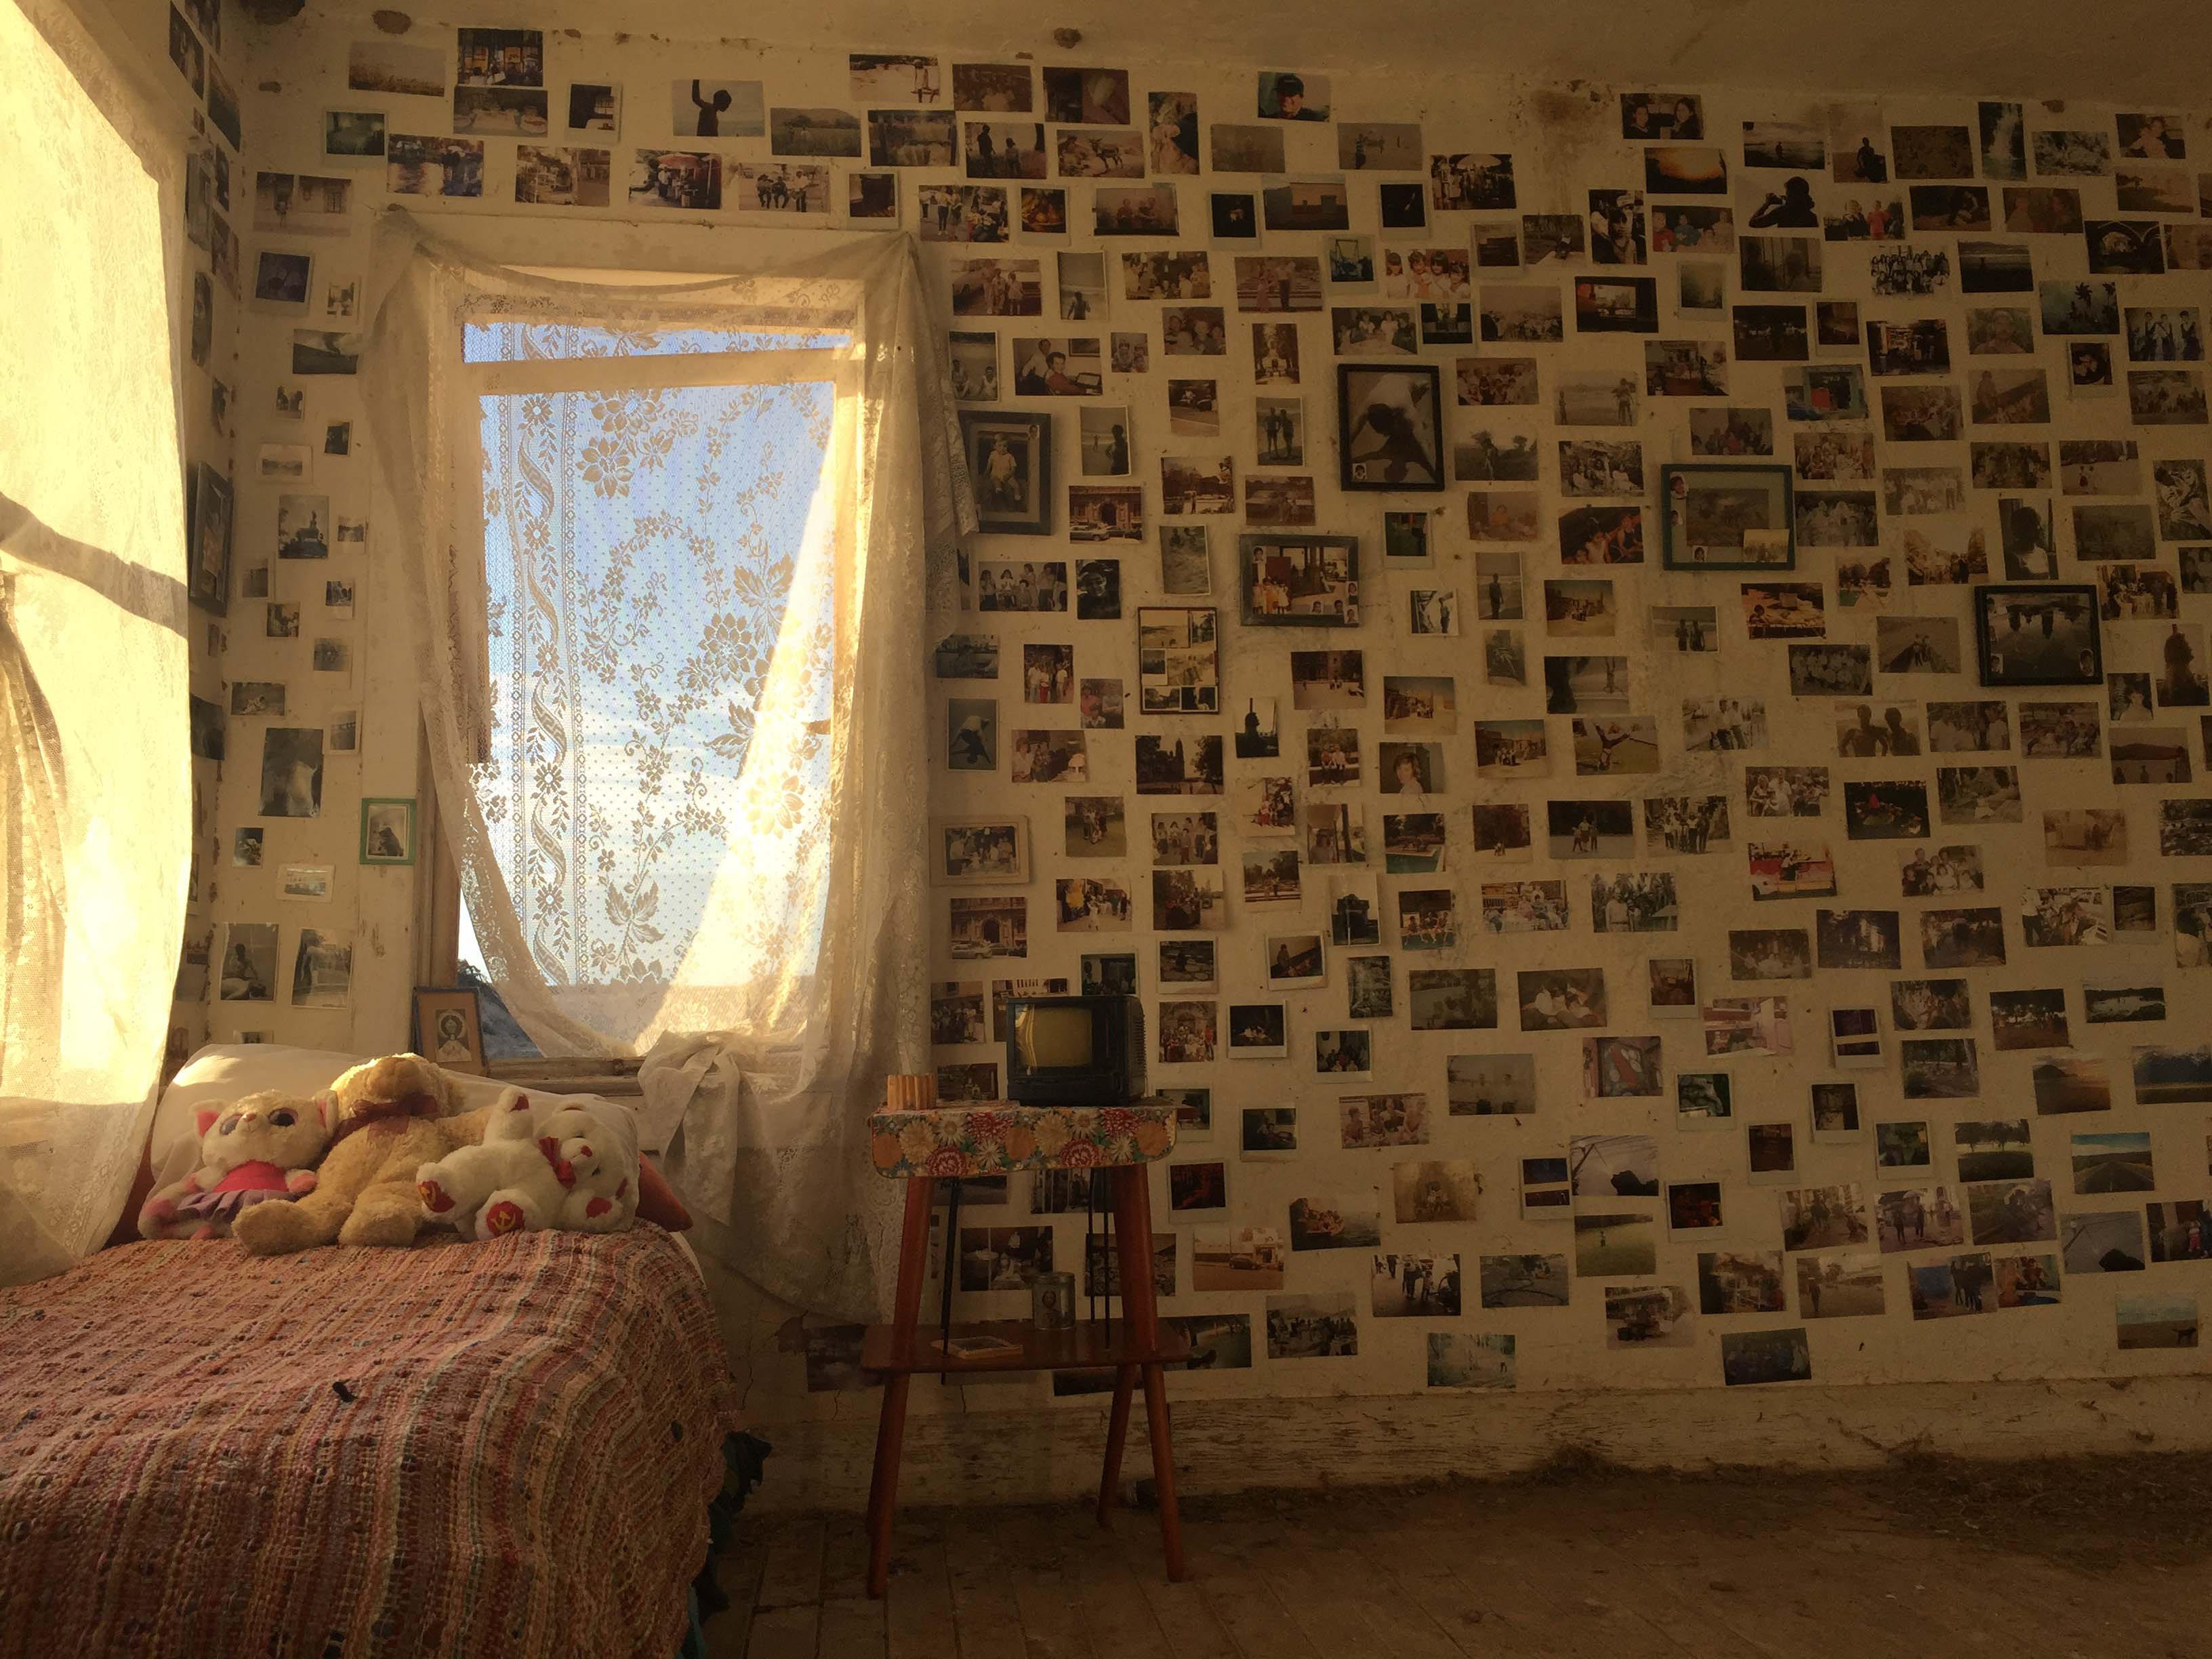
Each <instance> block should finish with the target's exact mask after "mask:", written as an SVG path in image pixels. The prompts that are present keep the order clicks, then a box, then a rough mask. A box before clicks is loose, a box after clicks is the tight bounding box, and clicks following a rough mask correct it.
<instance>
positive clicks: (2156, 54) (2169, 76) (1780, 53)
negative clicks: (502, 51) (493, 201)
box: [315, 0, 2212, 106]
mask: <svg viewBox="0 0 2212 1659" xmlns="http://www.w3.org/2000/svg"><path fill="white" fill-rule="evenodd" d="M373 3H374V0H319V3H317V4H316V6H315V10H316V11H317V12H319V13H320V14H321V15H325V16H330V17H335V18H342V19H343V20H344V21H347V22H349V23H350V24H355V25H356V26H357V25H358V24H360V23H361V22H363V21H365V20H366V18H367V16H368V12H369V11H370V10H371V9H372V5H373ZM400 3H401V4H402V8H403V9H411V8H408V7H406V5H405V0H400ZM413 15H415V17H416V21H418V23H423V24H434V25H435V24H452V23H456V22H465V23H471V24H480V25H501V24H504V25H509V26H513V25H525V26H538V27H547V28H563V27H565V28H573V29H576V30H579V31H580V32H582V33H585V34H587V35H606V34H611V33H631V34H639V35H658V36H660V37H662V38H664V39H669V40H748V41H756V42H759V43H761V44H763V45H768V46H778V47H785V48H790V47H820V48H828V49H830V50H835V51H844V50H859V51H878V52H883V51H899V50H904V49H908V48H910V47H911V48H921V49H930V50H935V51H938V52H954V53H958V54H961V55H963V56H976V57H982V56H986V55H987V56H989V57H991V58H1006V57H1008V56H1011V55H1012V54H1014V53H1016V52H1027V53H1029V54H1030V55H1031V56H1033V57H1035V58H1037V59H1039V60H1041V61H1054V62H1060V63H1068V62H1074V63H1085V62H1089V63H1116V62H1120V63H1132V64H1222V63H1233V64H1273V65H1280V66H1284V67H1310V68H1316V69H1325V70H1330V71H1332V72H1334V74H1335V75H1336V76H1337V77H1338V81H1339V86H1338V95H1339V98H1340V100H1341V99H1342V97H1343V93H1344V91H1345V85H1344V77H1345V76H1346V75H1347V74H1348V73H1349V72H1350V71H1352V70H1362V69H1365V70H1373V71H1376V72H1380V73H1392V72H1395V73H1399V74H1401V75H1402V74H1406V73H1413V74H1420V75H1434V74H1438V73H1440V72H1442V68H1443V66H1445V65H1454V66H1462V67H1463V72H1465V73H1468V74H1471V75H1474V76H1478V77H1480V78H1484V79H1493V78H1511V79H1516V80H1521V81H1524V82H1525V81H1536V82H1564V81H1567V80H1571V79H1574V78H1577V77H1581V78H1587V79H1590V80H1595V81H1600V82H1607V83H1610V84H1616V85H1642V86H1646V87H1654V88H1656V87H1659V86H1661V85H1662V84H1665V83H1669V82H1682V83H1686V84H1690V85H1710V84H1726V85H1733V86H1745V87H1772V88H1788V89H1806V90H1812V89H1820V90H1828V91H1837V92H1844V91H1863V90H1883V91H1900V92H1928V93H1953V94H1960V93H1980V94H1993V93H2002V94H2008V95H2012V96H2026V97H2053V96H2070V97H2075V98H2081V99H2086V100H2099V101H2113V102H2119V103H2126V102H2129V101H2130V100H2145V101H2151V100H2157V101H2162V102H2165V103H2167V104H2180V105H2182V106H2191V105H2193V103H2194V101H2195V95H2196V94H2197V93H2198V92H2199V91H2200V90H2201V89H2202V88H2203V84H2204V77H2203V64H2205V63H2206V62H2207V61H2208V60H2212V5H2208V4H2205V3H2203V0H2160V3H2159V4H2156V5H2153V4H2149V3H2146V0H1364V3H1360V4H1357V5H1354V6H1351V7H1347V6H1346V4H1345V3H1344V0H1266V3H1264V4H1262V3H1255V0H1226V3H1223V0H1215V3H1212V4H1206V3H1202V0H1115V3H1113V4H1111V5H1109V6H1103V7H1101V6H1096V5H1077V4H1073V3H1071V4H1067V5H1065V6H1063V7H1058V8H1055V7H1052V6H1040V5H1038V4H1037V3H1036V0H746V3H744V4H743V5H741V6H740V5H732V4H731V3H730V0H425V3H424V6H423V9H420V10H415V11H414V14H413ZM1056 27H1076V28H1079V29H1081V30H1082V31H1083V35H1084V40H1083V42H1082V44H1081V45H1080V46H1078V47H1076V48H1074V49H1073V51H1064V50H1062V49H1061V48H1060V47H1057V46H1054V44H1053V41H1052V39H1051V34H1052V31H1053V30H1054V28H1056Z"/></svg>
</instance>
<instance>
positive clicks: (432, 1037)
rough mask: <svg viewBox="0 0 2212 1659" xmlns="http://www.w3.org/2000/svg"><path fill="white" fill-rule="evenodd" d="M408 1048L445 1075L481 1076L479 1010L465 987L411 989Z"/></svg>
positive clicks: (472, 995) (421, 987)
mask: <svg viewBox="0 0 2212 1659" xmlns="http://www.w3.org/2000/svg"><path fill="white" fill-rule="evenodd" d="M408 1046H409V1047H410V1048H411V1049H412V1050H413V1051H414V1052H415V1053H416V1054H420V1055H422V1057H423V1058H424V1059H425V1060H428V1061H429V1062H430V1063H431V1064H432V1065H434V1066H444V1067H445V1068H446V1069H447V1071H449V1072H467V1073H472V1074H473V1075H475V1076H477V1077H482V1076H483V1074H484V1071H485V1069H486V1068H485V1065H484V1048H483V1008H482V1006H481V1005H479V1004H478V1002H477V994H476V992H475V991H474V990H473V989H472V988H471V987H468V986H465V985H457V986H453V987H432V986H421V985H418V986H416V987H415V1029H414V1030H413V1031H411V1032H410V1033H409V1037H408Z"/></svg>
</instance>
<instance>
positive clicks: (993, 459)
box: [960, 409, 1052, 536]
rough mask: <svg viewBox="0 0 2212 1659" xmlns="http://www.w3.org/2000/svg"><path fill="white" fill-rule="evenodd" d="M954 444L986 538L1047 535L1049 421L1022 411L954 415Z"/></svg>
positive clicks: (1049, 520)
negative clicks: (964, 459) (963, 456)
mask: <svg viewBox="0 0 2212 1659" xmlns="http://www.w3.org/2000/svg"><path fill="white" fill-rule="evenodd" d="M960 441H961V444H962V447H963V448H964V449H965V450H966V451H967V454H968V476H969V477H970V478H971V479H973V480H974V482H975V516H976V520H977V526H976V527H977V528H978V529H980V530H981V531H982V532H985V533H986V534H987V535H997V536H1049V535H1050V534H1052V416H1049V415H1038V414H1033V413H1031V412H1030V411H1028V410H1018V411H1009V412H1007V413H1006V414H1003V415H1002V414H1000V413H997V412H996V411H994V410H980V409H963V410H961V411H960Z"/></svg>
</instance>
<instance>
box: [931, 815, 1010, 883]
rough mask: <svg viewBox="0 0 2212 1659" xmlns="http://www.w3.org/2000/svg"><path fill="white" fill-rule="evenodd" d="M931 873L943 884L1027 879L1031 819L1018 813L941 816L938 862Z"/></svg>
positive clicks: (938, 825) (936, 881)
mask: <svg viewBox="0 0 2212 1659" xmlns="http://www.w3.org/2000/svg"><path fill="white" fill-rule="evenodd" d="M930 875H931V877H932V878H933V880H934V881H935V883H936V884H937V885H939V886H940V887H970V886H976V885H980V884H990V883H994V882H995V883H1009V882H1011V883H1013V884H1016V885H1019V884H1022V883H1024V882H1026V881H1028V880H1029V878H1030V821H1029V820H1028V819H1027V818H1025V817H990V818H939V820H938V821H937V863H936V866H935V867H934V868H933V870H931V872H930Z"/></svg>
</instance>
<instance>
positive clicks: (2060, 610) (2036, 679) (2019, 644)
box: [1973, 582, 2105, 686]
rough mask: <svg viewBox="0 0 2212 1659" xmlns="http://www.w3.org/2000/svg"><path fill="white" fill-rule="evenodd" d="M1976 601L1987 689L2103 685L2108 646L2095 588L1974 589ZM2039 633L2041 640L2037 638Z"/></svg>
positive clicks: (2013, 585) (2014, 585)
mask: <svg viewBox="0 0 2212 1659" xmlns="http://www.w3.org/2000/svg"><path fill="white" fill-rule="evenodd" d="M1973 599H1974V645H1975V649H1976V652H1977V653H1978V658H1979V662H1980V670H1981V683H1982V684H1984V685H1985V686H2047V685H2079V686H2100V685H2102V684H2104V683H2105V647H2104V639H2103V634H2102V630H2101V629H2100V627H2099V625H2098V617H2097V589H2096V587H2095V586H2094V585H2093V584H2092V583H2088V582H1990V583H1985V584H1984V585H1982V586H1977V587H1976V588H1974V589H1973ZM2062 623H2063V625H2064V626H2065V627H2066V629H2067V630H2068V632H2067V635H2065V636H2064V637H2061V636H2059V635H2058V633H2057V629H2058V628H2059V626H2060V625H2061V624H2062ZM2037 634H2040V635H2042V638H2041V640H2037V639H2036V638H2034V637H2033V636H2034V635H2037ZM2068 653H2071V654H2072V662H2071V665H2068V664H2067V662H2066V657H2067V655H2068Z"/></svg>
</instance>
